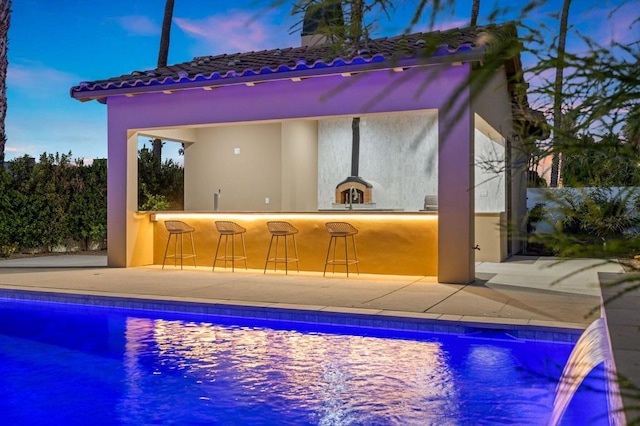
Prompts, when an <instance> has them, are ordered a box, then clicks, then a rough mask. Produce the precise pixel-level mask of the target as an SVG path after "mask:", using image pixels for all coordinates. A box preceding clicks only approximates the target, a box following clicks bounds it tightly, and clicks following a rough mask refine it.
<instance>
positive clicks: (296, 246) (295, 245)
mask: <svg viewBox="0 0 640 426" xmlns="http://www.w3.org/2000/svg"><path fill="white" fill-rule="evenodd" d="M292 237H293V251H295V253H296V269H297V270H298V272H300V257H299V256H298V244H297V243H296V236H295V235H292Z"/></svg>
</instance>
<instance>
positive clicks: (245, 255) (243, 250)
mask: <svg viewBox="0 0 640 426" xmlns="http://www.w3.org/2000/svg"><path fill="white" fill-rule="evenodd" d="M240 239H241V240H242V257H243V258H244V259H243V260H244V270H245V271H246V270H248V268H247V249H246V247H245V246H244V234H240Z"/></svg>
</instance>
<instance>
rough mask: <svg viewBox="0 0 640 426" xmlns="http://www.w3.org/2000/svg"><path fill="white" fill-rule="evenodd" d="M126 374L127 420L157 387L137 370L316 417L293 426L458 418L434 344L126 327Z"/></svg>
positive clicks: (135, 323)
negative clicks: (144, 396) (144, 393)
mask: <svg viewBox="0 0 640 426" xmlns="http://www.w3.org/2000/svg"><path fill="white" fill-rule="evenodd" d="M126 365H127V377H128V386H129V389H130V393H129V397H128V398H127V401H126V402H125V406H123V411H126V412H132V411H137V409H135V410H134V409H133V408H134V407H133V406H132V404H135V401H137V400H139V392H140V390H141V388H143V387H145V386H147V385H149V384H151V383H149V378H147V377H146V376H145V375H144V374H141V371H140V370H141V368H147V369H148V368H152V369H153V371H154V373H156V374H155V375H156V376H158V375H165V376H166V375H169V376H170V375H176V376H180V377H183V378H188V379H190V380H192V381H194V382H195V383H196V384H197V385H198V386H197V395H196V394H194V395H190V396H191V397H192V398H194V400H195V398H197V400H198V401H211V404H213V405H216V406H224V405H226V404H232V405H240V406H244V407H245V408H246V407H250V406H252V405H256V404H260V405H262V406H263V408H267V407H268V410H269V414H270V415H273V416H278V413H280V412H282V413H286V414H287V415H291V414H292V412H293V413H295V411H296V410H300V412H301V416H304V415H305V413H311V415H309V414H306V415H307V416H308V417H307V418H304V417H303V418H300V419H297V420H299V421H303V422H311V423H316V424H322V425H342V424H378V423H379V422H383V423H385V424H389V422H391V423H397V424H401V423H406V421H408V420H412V419H414V420H416V421H417V420H419V419H421V418H428V417H430V416H431V415H430V414H429V413H428V412H424V410H423V409H424V408H426V407H427V406H428V409H429V411H431V412H434V413H443V412H452V411H453V412H455V403H454V402H455V400H456V398H455V396H454V393H455V389H454V388H453V381H452V380H451V376H450V371H449V369H448V366H447V363H446V361H445V359H444V358H443V354H442V350H441V345H440V344H439V343H433V342H417V341H409V340H391V341H388V340H385V339H379V338H373V337H362V336H345V335H329V334H318V333H316V334H313V333H308V334H303V333H300V332H296V331H285V330H272V329H253V328H245V327H228V326H218V325H212V324H196V323H185V322H182V321H165V320H148V319H139V318H129V319H128V320H127V344H126ZM151 380H153V376H152V379H151ZM221 389H224V390H223V391H221ZM188 392H190V391H188ZM183 396H186V395H183ZM159 397H161V396H159ZM273 418H277V417H273Z"/></svg>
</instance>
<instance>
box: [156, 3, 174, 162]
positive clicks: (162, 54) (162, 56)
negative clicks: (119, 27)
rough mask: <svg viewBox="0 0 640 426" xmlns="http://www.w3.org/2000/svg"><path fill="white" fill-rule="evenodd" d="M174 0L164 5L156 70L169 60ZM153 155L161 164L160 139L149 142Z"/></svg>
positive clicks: (164, 65) (165, 64)
mask: <svg viewBox="0 0 640 426" xmlns="http://www.w3.org/2000/svg"><path fill="white" fill-rule="evenodd" d="M173 3H174V0H167V1H166V3H165V4H164V18H163V20H162V34H161V35H160V49H159V50H158V68H163V67H166V66H167V61H168V59H169V44H170V40H171V20H172V19H173ZM151 144H152V148H153V155H154V157H155V160H156V161H157V162H158V163H161V162H162V139H157V138H156V139H153V141H152V142H151Z"/></svg>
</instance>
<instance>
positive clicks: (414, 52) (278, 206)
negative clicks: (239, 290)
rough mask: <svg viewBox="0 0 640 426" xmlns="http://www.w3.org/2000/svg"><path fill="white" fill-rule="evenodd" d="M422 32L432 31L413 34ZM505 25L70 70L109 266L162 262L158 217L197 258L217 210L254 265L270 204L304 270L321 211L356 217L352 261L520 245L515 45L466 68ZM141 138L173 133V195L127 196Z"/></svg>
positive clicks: (320, 238)
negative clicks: (98, 74) (352, 44)
mask: <svg viewBox="0 0 640 426" xmlns="http://www.w3.org/2000/svg"><path fill="white" fill-rule="evenodd" d="M433 37H436V39H437V40H438V43H443V44H438V45H437V46H436V49H435V50H434V51H430V50H425V46H431V45H433V43H431V41H433V40H432V38H433ZM512 37H516V32H515V28H514V27H512V26H510V25H505V26H496V27H490V28H480V27H478V28H475V27H474V28H469V29H464V30H457V29H454V30H451V31H448V32H446V33H443V34H437V35H432V34H429V33H424V34H423V33H416V34H410V35H400V36H398V37H393V38H383V39H379V40H371V43H370V44H369V48H368V49H367V51H366V52H365V51H363V52H351V53H348V52H347V53H345V52H343V53H340V54H338V55H337V56H336V57H332V56H331V55H330V49H329V46H328V45H323V44H322V42H319V43H316V42H314V43H307V41H305V40H304V39H303V41H302V46H300V47H297V48H286V49H272V50H266V51H260V52H245V53H238V54H231V55H228V54H226V55H216V56H205V57H198V58H194V60H193V61H191V62H187V63H184V64H178V65H175V66H168V67H165V68H162V69H156V70H148V71H145V72H142V71H134V72H132V73H131V74H130V75H124V76H118V77H113V78H109V79H105V80H100V81H94V82H82V83H81V84H80V85H79V86H77V87H74V88H72V91H71V92H72V96H73V97H74V98H76V99H78V100H81V101H89V100H98V101H99V102H103V103H106V104H107V106H108V127H109V138H108V139H109V140H108V144H109V152H108V226H107V234H108V235H107V239H108V264H109V266H111V267H135V266H142V265H149V264H162V263H163V260H164V250H165V247H166V246H167V239H168V231H167V229H166V226H165V222H166V221H167V220H182V221H184V222H186V223H188V224H189V226H191V227H193V228H194V229H195V231H194V233H193V236H194V242H195V248H196V250H195V251H196V254H197V257H196V261H197V264H198V267H200V266H202V267H205V266H206V267H213V258H214V257H215V249H216V246H217V243H218V238H219V232H218V230H217V229H216V226H215V222H216V221H220V220H224V221H232V222H237V223H238V224H239V225H240V226H243V227H244V228H246V233H245V234H244V237H245V243H246V249H247V256H246V257H247V267H248V268H250V269H263V268H264V262H265V260H266V258H267V251H268V248H269V242H270V238H271V235H270V232H269V231H268V230H267V227H266V223H267V222H269V221H286V222H290V223H291V224H292V225H293V226H294V227H296V228H297V229H298V230H299V232H298V233H297V234H296V239H297V242H298V249H299V267H300V270H301V271H322V270H323V269H324V266H325V260H326V256H327V247H328V245H329V234H328V232H327V229H326V223H327V222H331V221H338V222H348V223H350V224H352V225H353V226H355V227H356V228H357V229H358V234H357V235H356V236H355V240H356V242H357V249H358V255H359V263H358V269H359V271H360V272H362V273H373V274H405V275H414V274H415V275H430V276H436V277H437V279H438V280H439V281H440V282H448V283H468V282H471V281H473V280H474V279H475V262H476V261H492V262H500V261H502V260H504V259H505V258H506V257H507V256H508V255H509V254H510V253H515V252H518V250H519V249H520V242H519V239H518V237H519V235H518V233H519V232H520V229H521V228H522V226H523V220H522V218H523V217H524V211H525V207H526V200H525V191H524V189H525V187H526V186H525V185H526V176H525V175H524V174H523V173H522V170H521V169H520V168H519V166H518V165H519V164H523V162H522V158H520V152H519V151H518V150H517V143H518V141H519V140H520V138H521V130H522V129H524V130H525V132H526V131H528V130H526V129H527V127H526V124H527V123H528V118H527V117H528V115H526V114H524V112H526V111H529V109H528V108H529V107H528V104H527V102H526V96H525V89H526V85H524V84H521V83H522V82H521V81H520V80H521V74H520V73H519V70H520V62H519V57H518V56H517V55H515V56H514V57H512V58H506V59H505V61H504V64H503V65H501V66H498V67H497V68H488V69H487V70H486V71H488V72H489V73H488V74H487V75H485V76H483V78H482V82H483V83H482V86H481V87H473V88H472V87H470V86H469V82H470V81H471V78H470V77H471V75H472V74H474V73H479V72H482V71H483V69H482V64H483V60H484V58H485V54H486V52H487V51H488V50H491V49H493V47H494V46H495V47H498V48H499V47H500V45H501V40H508V39H510V38H512ZM523 124H525V125H524V126H523ZM149 139H160V140H162V141H164V142H167V143H168V142H173V143H180V144H182V147H183V150H184V211H183V212H141V211H138V199H137V198H138V179H137V178H138V174H137V162H138V158H137V154H138V148H139V146H140V145H139V144H140V142H141V141H145V140H147V141H148V140H149ZM430 200H436V201H435V205H436V206H437V207H434V206H432V205H431V204H433V202H432V201H430ZM507 223H510V224H514V226H515V228H509V227H508V226H507ZM188 244H190V242H189V243H188ZM338 250H340V249H339V248H338ZM189 260H190V259H189ZM243 266H244V264H242V265H241V267H243ZM291 266H293V265H291ZM296 269H297V265H296ZM332 269H333V268H332ZM337 269H339V268H338V267H336V272H337ZM217 270H218V269H217V268H216V271H217Z"/></svg>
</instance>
